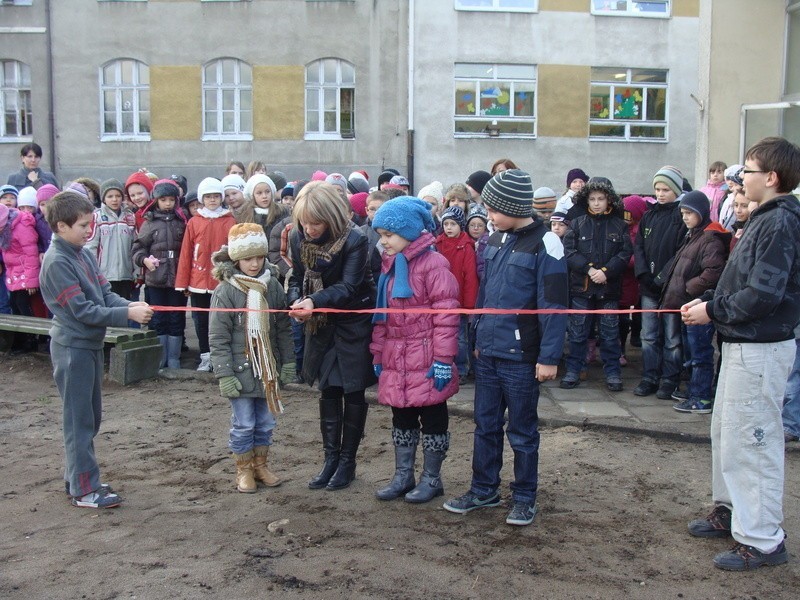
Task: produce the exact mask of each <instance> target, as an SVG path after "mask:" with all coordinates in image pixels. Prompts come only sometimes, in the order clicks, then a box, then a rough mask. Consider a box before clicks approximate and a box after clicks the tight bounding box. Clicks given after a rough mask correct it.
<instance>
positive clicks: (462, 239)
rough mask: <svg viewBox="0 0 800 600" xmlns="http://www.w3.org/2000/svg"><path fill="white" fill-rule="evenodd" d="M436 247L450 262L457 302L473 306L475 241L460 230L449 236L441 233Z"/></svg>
mask: <svg viewBox="0 0 800 600" xmlns="http://www.w3.org/2000/svg"><path fill="white" fill-rule="evenodd" d="M436 249H437V250H438V251H439V252H441V253H442V254H443V255H444V257H445V258H446V259H447V261H448V262H449V263H450V271H451V272H452V273H453V275H455V277H456V281H457V282H458V290H459V292H458V302H459V304H460V305H461V307H462V308H475V300H476V299H477V297H478V264H477V259H476V257H475V241H474V240H473V239H472V238H471V237H469V235H468V234H467V233H466V232H465V231H462V232H461V233H460V234H459V235H458V236H457V237H454V238H450V237H447V235H446V234H444V233H442V234H440V235H439V236H438V237H437V238H436Z"/></svg>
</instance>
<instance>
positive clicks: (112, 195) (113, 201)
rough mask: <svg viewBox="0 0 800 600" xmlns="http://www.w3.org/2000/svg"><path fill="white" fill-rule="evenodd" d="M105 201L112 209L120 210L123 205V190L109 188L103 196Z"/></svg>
mask: <svg viewBox="0 0 800 600" xmlns="http://www.w3.org/2000/svg"><path fill="white" fill-rule="evenodd" d="M103 202H104V203H105V205H106V206H107V207H108V208H110V209H111V210H114V211H117V210H119V209H120V207H121V206H122V192H120V191H119V190H108V191H107V192H106V195H105V197H104V198H103Z"/></svg>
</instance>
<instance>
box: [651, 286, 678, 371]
mask: <svg viewBox="0 0 800 600" xmlns="http://www.w3.org/2000/svg"><path fill="white" fill-rule="evenodd" d="M655 308H658V299H657V298H650V297H649V296H642V309H645V310H646V309H655ZM682 354H683V353H682V348H681V319H680V315H678V314H673V313H669V314H662V313H648V312H646V313H642V363H643V369H642V380H644V381H649V382H650V383H658V382H659V379H662V380H665V381H668V382H670V383H673V384H676V385H677V384H678V383H679V382H680V377H681V367H682V365H683V358H682Z"/></svg>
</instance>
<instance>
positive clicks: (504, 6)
mask: <svg viewBox="0 0 800 600" xmlns="http://www.w3.org/2000/svg"><path fill="white" fill-rule="evenodd" d="M455 8H456V10H484V11H498V12H536V11H537V10H539V0H455Z"/></svg>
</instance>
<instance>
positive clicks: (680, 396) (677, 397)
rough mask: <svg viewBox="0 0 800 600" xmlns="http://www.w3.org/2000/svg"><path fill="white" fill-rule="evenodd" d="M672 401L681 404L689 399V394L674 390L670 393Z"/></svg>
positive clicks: (677, 389) (678, 389)
mask: <svg viewBox="0 0 800 600" xmlns="http://www.w3.org/2000/svg"><path fill="white" fill-rule="evenodd" d="M672 399H673V400H677V401H678V402H683V401H684V400H688V399H689V392H688V391H686V392H682V391H681V390H680V388H675V391H674V392H672Z"/></svg>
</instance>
